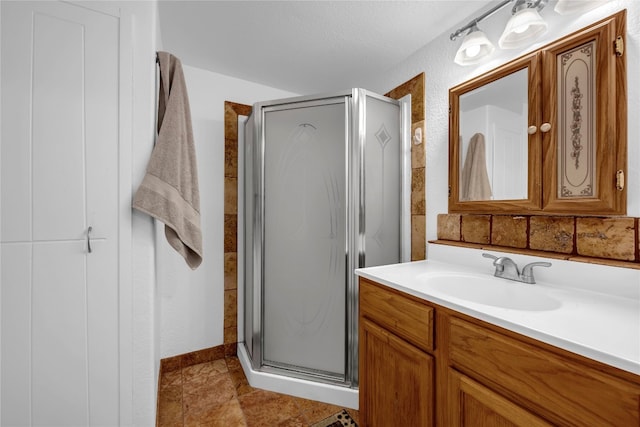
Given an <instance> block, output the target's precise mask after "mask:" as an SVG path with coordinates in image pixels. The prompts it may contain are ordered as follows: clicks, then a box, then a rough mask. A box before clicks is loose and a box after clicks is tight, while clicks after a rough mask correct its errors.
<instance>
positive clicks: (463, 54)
mask: <svg viewBox="0 0 640 427" xmlns="http://www.w3.org/2000/svg"><path fill="white" fill-rule="evenodd" d="M494 50H495V47H494V46H493V43H491V42H490V41H489V39H488V38H487V36H486V35H485V34H484V33H483V32H482V31H480V30H479V29H478V26H477V25H476V24H474V25H473V26H472V27H471V28H470V29H469V33H467V35H466V36H465V38H464V40H463V41H462V44H461V45H460V48H459V49H458V52H457V53H456V57H455V59H454V62H455V63H456V64H459V65H471V64H477V63H478V62H480V61H482V60H483V59H484V58H485V57H487V56H489V55H491V54H492V53H493V51H494Z"/></svg>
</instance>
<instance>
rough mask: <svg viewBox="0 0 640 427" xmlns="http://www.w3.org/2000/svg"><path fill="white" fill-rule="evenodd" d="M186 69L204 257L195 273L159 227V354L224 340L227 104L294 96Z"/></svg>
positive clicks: (187, 67) (204, 345) (180, 351)
mask: <svg viewBox="0 0 640 427" xmlns="http://www.w3.org/2000/svg"><path fill="white" fill-rule="evenodd" d="M183 68H184V74H185V80H186V82H187V90H188V92H189V102H190V106H191V118H192V123H193V132H194V140H195V144H196V153H197V161H198V180H199V185H200V204H201V206H200V210H201V212H200V214H201V220H202V233H203V236H202V237H203V244H204V249H203V250H204V257H203V261H202V264H201V265H200V267H199V268H198V269H197V270H195V271H192V270H191V269H189V268H188V267H187V265H186V264H185V262H184V260H183V259H182V258H181V257H180V256H179V255H178V254H177V253H176V252H175V251H174V250H173V249H172V248H171V247H170V246H169V244H168V243H167V242H166V239H165V238H164V231H163V229H162V227H158V230H159V232H158V235H157V242H158V248H157V259H158V261H157V275H158V291H159V298H160V310H161V313H160V318H161V319H160V326H159V327H160V357H161V358H165V357H169V356H175V355H178V354H183V353H188V352H191V351H195V350H201V349H204V348H208V347H213V346H217V345H220V344H222V343H223V332H224V331H223V326H224V271H223V251H224V244H223V242H224V230H223V221H224V102H225V101H233V102H238V103H241V104H248V105H252V104H253V103H255V102H258V101H266V100H270V99H279V98H287V97H291V96H296V94H294V93H291V92H285V91H282V90H279V89H274V88H270V87H267V86H263V85H259V84H256V83H252V82H247V81H244V80H240V79H236V78H233V77H229V76H225V75H222V74H217V73H213V72H210V71H206V70H202V69H199V68H194V67H190V66H188V65H187V64H183Z"/></svg>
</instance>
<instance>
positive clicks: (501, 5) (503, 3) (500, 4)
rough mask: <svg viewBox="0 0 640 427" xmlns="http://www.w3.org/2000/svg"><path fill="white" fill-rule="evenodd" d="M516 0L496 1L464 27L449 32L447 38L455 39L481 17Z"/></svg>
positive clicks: (486, 16) (485, 16)
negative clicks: (496, 2)
mask: <svg viewBox="0 0 640 427" xmlns="http://www.w3.org/2000/svg"><path fill="white" fill-rule="evenodd" d="M514 1H517V0H503V1H501V2H500V3H498V4H497V5H495V6H494V7H493V8H491V9H489V10H488V11H486V12H485V13H483V14H482V15H480V16H478V17H477V18H476V19H474V20H473V21H471V22H469V23H468V24H467V25H465V26H464V27H462V28H460V29H459V30H457V31H456V32H455V33H451V35H450V36H449V38H450V39H451V40H455V39H457V38H458V37H460V36H461V35H462V34H463V33H464V32H465V31H467V30H468V29H470V28H472V27H473V26H474V25H478V22H480V21H482V20H483V19H486V18H488V17H489V16H491V15H493V14H494V13H496V12H497V11H499V10H500V9H502V8H503V7H505V6H506V5H508V4H509V3H511V2H514Z"/></svg>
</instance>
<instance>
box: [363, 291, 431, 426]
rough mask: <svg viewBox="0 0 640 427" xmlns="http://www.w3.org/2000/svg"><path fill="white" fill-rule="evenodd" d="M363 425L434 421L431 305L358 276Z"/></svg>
mask: <svg viewBox="0 0 640 427" xmlns="http://www.w3.org/2000/svg"><path fill="white" fill-rule="evenodd" d="M359 349H360V354H359V365H360V376H359V378H360V386H359V387H360V396H359V398H360V410H359V411H360V425H361V427H367V426H370V427H375V426H380V427H387V426H416V427H417V426H432V425H434V399H435V392H434V369H435V365H434V358H433V356H432V355H430V354H429V351H431V350H432V349H433V308H432V307H430V306H428V305H427V304H425V303H424V302H423V301H421V300H419V299H418V298H414V297H411V296H409V295H403V294H401V293H400V292H397V291H395V290H392V289H389V288H386V287H384V286H381V285H378V284H375V283H374V282H370V281H368V280H366V279H360V318H359Z"/></svg>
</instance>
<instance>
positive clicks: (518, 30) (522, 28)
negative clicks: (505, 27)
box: [513, 24, 529, 34]
mask: <svg viewBox="0 0 640 427" xmlns="http://www.w3.org/2000/svg"><path fill="white" fill-rule="evenodd" d="M528 29H529V24H524V25H520V26H519V27H516V28H514V29H513V31H514V32H515V33H518V34H522V33H524V32H525V31H527V30H528Z"/></svg>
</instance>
